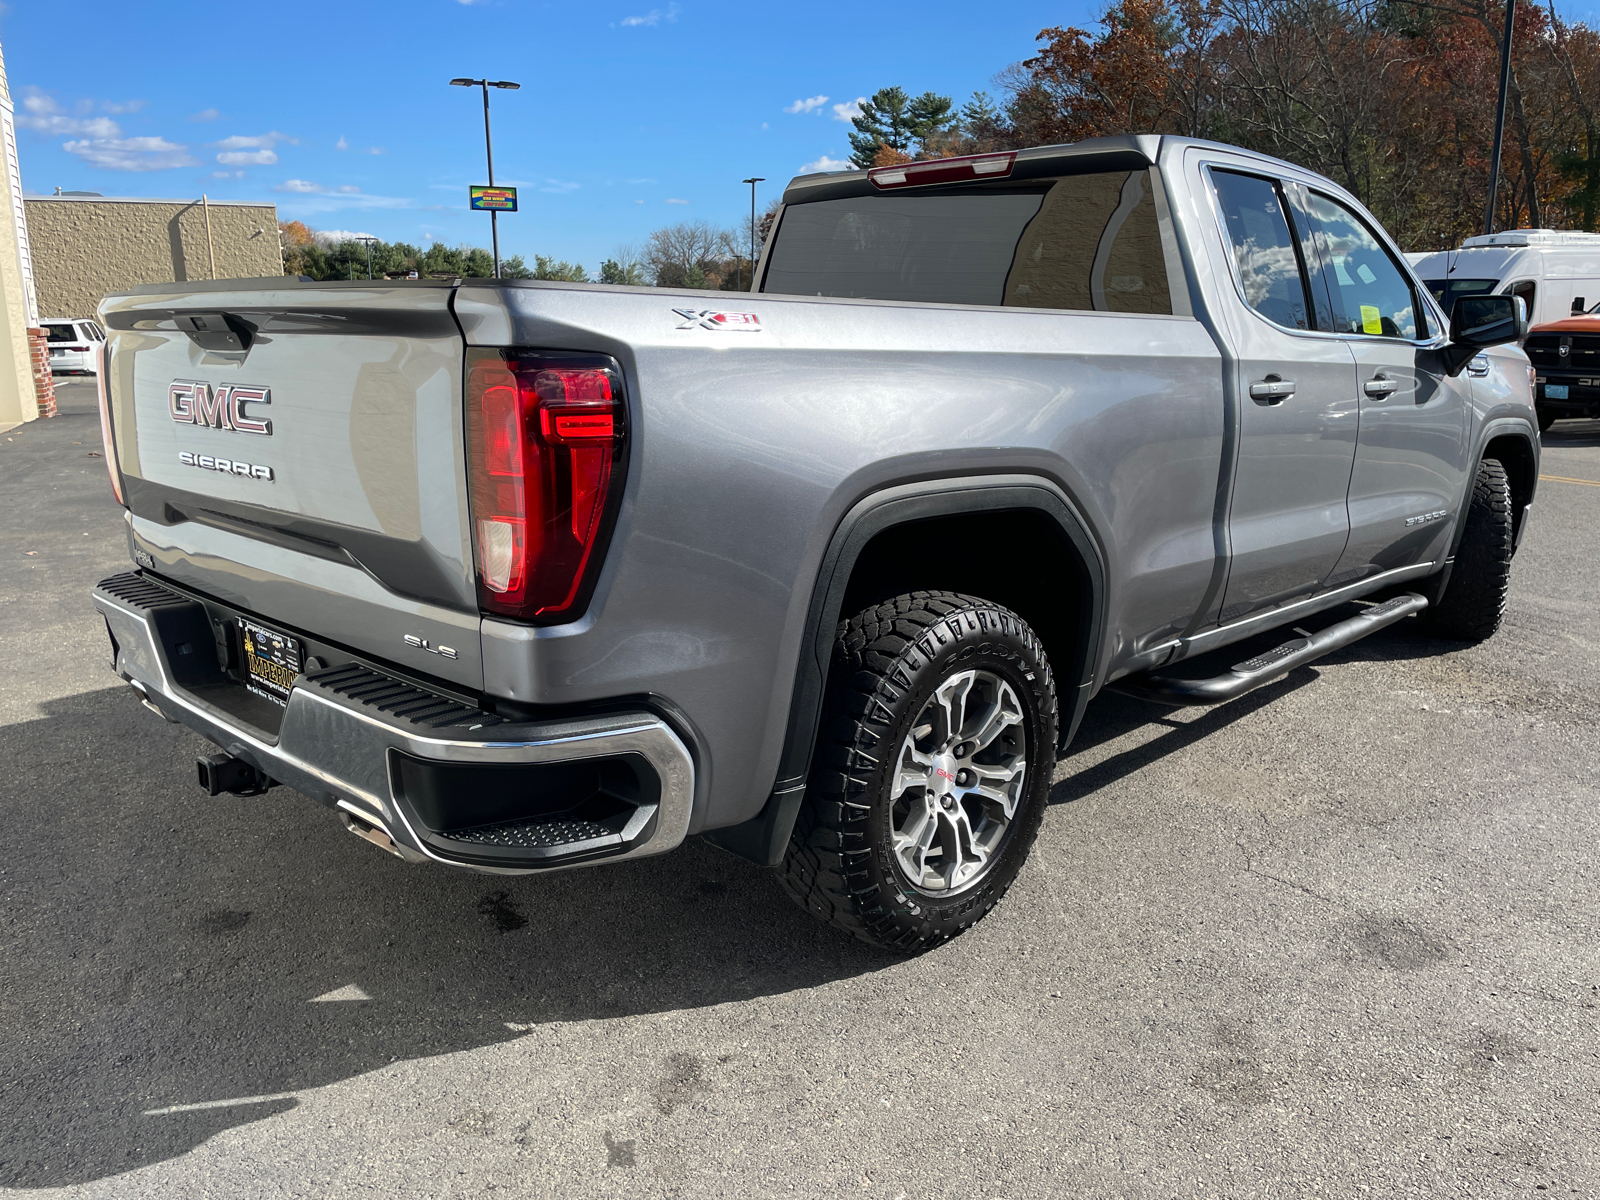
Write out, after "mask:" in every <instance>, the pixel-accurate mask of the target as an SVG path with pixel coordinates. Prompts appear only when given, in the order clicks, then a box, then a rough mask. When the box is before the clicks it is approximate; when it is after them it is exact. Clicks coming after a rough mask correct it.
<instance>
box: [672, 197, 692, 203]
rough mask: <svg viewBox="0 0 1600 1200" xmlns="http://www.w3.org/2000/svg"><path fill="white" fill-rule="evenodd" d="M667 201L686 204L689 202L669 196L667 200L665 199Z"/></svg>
mask: <svg viewBox="0 0 1600 1200" xmlns="http://www.w3.org/2000/svg"><path fill="white" fill-rule="evenodd" d="M667 203H668V204H687V203H689V202H688V201H687V200H674V199H671V198H670V197H669V198H668V200H667Z"/></svg>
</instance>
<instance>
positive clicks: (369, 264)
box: [350, 237, 378, 279]
mask: <svg viewBox="0 0 1600 1200" xmlns="http://www.w3.org/2000/svg"><path fill="white" fill-rule="evenodd" d="M350 240H351V241H352V242H365V243H366V244H367V278H368V279H371V278H372V243H373V242H375V241H377V240H378V239H377V238H375V237H355V238H351V239H350Z"/></svg>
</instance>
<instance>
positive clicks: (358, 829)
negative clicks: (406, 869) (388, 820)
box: [339, 812, 405, 859]
mask: <svg viewBox="0 0 1600 1200" xmlns="http://www.w3.org/2000/svg"><path fill="white" fill-rule="evenodd" d="M339 819H340V820H342V821H343V822H344V827H345V828H346V829H348V830H349V831H350V832H351V833H353V834H355V835H356V836H357V837H358V838H360V839H361V840H362V841H364V842H371V843H372V844H373V845H374V846H376V847H377V848H378V849H379V850H387V851H388V852H389V853H390V854H392V855H394V856H395V857H396V858H400V859H403V858H405V855H404V854H402V853H400V847H399V846H396V845H395V844H394V839H393V838H392V837H390V836H389V834H388V831H387V830H383V829H379V828H378V827H377V826H376V825H372V824H369V823H368V822H366V821H363V820H362V819H361V818H360V817H356V816H352V815H351V814H350V813H347V812H340V813H339Z"/></svg>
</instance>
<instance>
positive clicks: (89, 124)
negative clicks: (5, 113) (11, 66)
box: [17, 88, 122, 138]
mask: <svg viewBox="0 0 1600 1200" xmlns="http://www.w3.org/2000/svg"><path fill="white" fill-rule="evenodd" d="M78 111H79V112H80V113H85V112H87V111H88V106H87V105H86V104H80V105H79V106H78ZM17 124H18V125H20V126H22V128H24V129H33V130H37V131H38V132H39V133H42V134H45V135H46V136H48V137H73V136H77V137H88V138H115V137H120V136H122V128H121V126H119V125H118V124H117V123H116V122H115V121H113V120H112V119H111V118H110V117H88V116H77V117H74V116H71V115H70V114H68V112H67V110H66V109H64V108H62V107H61V105H59V104H57V103H56V101H55V99H54V98H53V97H51V96H48V95H46V94H45V93H44V92H41V91H40V90H39V89H38V88H28V89H27V91H26V94H24V95H23V97H22V111H21V112H20V113H18V114H17Z"/></svg>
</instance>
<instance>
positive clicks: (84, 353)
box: [39, 317, 106, 375]
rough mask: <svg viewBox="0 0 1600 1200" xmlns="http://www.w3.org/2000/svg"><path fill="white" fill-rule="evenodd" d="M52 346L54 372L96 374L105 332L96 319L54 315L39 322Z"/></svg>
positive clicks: (48, 342)
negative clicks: (68, 317)
mask: <svg viewBox="0 0 1600 1200" xmlns="http://www.w3.org/2000/svg"><path fill="white" fill-rule="evenodd" d="M39 324H40V326H41V327H43V329H44V336H45V343H46V345H47V346H48V348H49V350H50V373H51V374H52V375H93V374H95V373H96V372H97V371H98V370H99V369H100V367H99V362H100V350H101V347H102V345H103V343H104V342H105V340H106V339H105V334H104V333H102V332H101V330H100V326H99V325H98V324H97V323H96V322H94V321H78V320H69V319H67V318H64V317H53V318H51V319H50V320H48V321H41V322H39Z"/></svg>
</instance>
